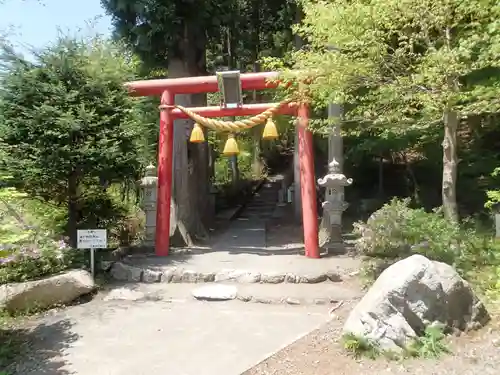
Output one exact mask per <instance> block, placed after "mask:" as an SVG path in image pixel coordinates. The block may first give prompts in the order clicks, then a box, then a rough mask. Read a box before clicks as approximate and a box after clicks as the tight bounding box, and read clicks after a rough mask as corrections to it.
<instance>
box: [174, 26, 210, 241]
mask: <svg viewBox="0 0 500 375" xmlns="http://www.w3.org/2000/svg"><path fill="white" fill-rule="evenodd" d="M205 47H206V38H205V32H204V30H200V28H199V27H198V25H197V24H196V22H194V21H187V22H186V24H185V27H184V37H183V38H182V39H181V40H180V42H179V45H178V48H176V49H174V50H173V51H170V52H171V54H170V56H171V57H170V58H169V65H168V74H169V78H178V77H190V76H196V75H204V74H206V68H205V62H206V61H205ZM175 102H176V104H180V105H182V106H185V107H190V106H192V105H197V106H203V105H205V104H206V95H205V94H196V95H176V98H175ZM192 127H193V123H192V121H191V120H176V121H175V124H174V166H173V167H174V168H173V173H174V175H173V199H172V205H173V210H172V212H173V215H172V216H173V218H172V219H173V220H174V223H175V226H174V227H175V230H174V233H171V236H172V235H173V238H172V244H173V245H174V246H192V245H193V244H194V243H195V241H196V240H198V239H200V240H203V239H206V238H207V236H208V234H207V231H206V229H205V226H204V224H203V220H202V218H203V216H204V214H206V213H209V212H211V210H209V209H208V204H209V202H210V200H209V199H208V194H209V167H208V147H207V145H206V144H201V145H199V144H190V143H189V135H190V132H191V129H192ZM206 220H207V221H208V220H209V219H207V218H206Z"/></svg>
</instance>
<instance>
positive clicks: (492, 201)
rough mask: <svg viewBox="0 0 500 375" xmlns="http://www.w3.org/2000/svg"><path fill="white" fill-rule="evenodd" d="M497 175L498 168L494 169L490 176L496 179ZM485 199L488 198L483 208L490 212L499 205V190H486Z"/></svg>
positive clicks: (499, 171)
mask: <svg viewBox="0 0 500 375" xmlns="http://www.w3.org/2000/svg"><path fill="white" fill-rule="evenodd" d="M499 175H500V168H495V170H494V171H493V173H492V174H491V176H492V177H494V178H496V177H498V176H499ZM486 197H487V198H488V200H487V201H486V203H485V204H484V207H486V208H488V209H490V210H491V209H493V208H494V207H497V206H498V204H499V203H500V190H488V191H487V192H486Z"/></svg>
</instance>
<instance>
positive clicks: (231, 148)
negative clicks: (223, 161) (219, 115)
mask: <svg viewBox="0 0 500 375" xmlns="http://www.w3.org/2000/svg"><path fill="white" fill-rule="evenodd" d="M222 153H223V154H224V155H225V156H232V155H238V154H239V153H240V149H239V148H238V143H237V142H236V139H235V138H234V134H229V135H228V137H227V141H226V144H225V145H224V151H222Z"/></svg>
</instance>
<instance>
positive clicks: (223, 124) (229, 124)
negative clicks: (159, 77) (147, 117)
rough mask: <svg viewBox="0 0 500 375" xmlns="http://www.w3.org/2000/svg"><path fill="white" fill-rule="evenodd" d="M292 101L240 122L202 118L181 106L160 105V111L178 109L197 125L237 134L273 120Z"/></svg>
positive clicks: (281, 103)
mask: <svg viewBox="0 0 500 375" xmlns="http://www.w3.org/2000/svg"><path fill="white" fill-rule="evenodd" d="M289 102H290V100H284V101H282V102H280V103H277V104H275V105H274V106H272V107H271V108H269V109H266V110H265V111H264V112H262V113H259V114H258V115H255V116H253V117H250V118H247V119H244V120H238V121H222V120H215V119H211V118H207V117H203V116H200V115H198V114H196V113H194V112H193V111H191V110H190V109H188V108H186V107H183V106H181V105H172V106H169V105H164V104H162V105H160V107H159V108H160V109H166V108H177V109H179V110H181V111H182V112H184V113H185V114H186V116H188V117H189V118H190V119H191V120H193V121H195V122H196V123H198V124H200V125H202V126H204V127H206V128H209V129H212V130H218V131H227V132H235V131H238V130H244V129H250V128H253V127H254V126H257V125H260V124H263V123H264V122H265V121H266V120H267V119H269V118H271V117H272V116H273V115H274V114H276V112H278V110H279V109H280V107H281V106H283V105H284V104H286V103H289Z"/></svg>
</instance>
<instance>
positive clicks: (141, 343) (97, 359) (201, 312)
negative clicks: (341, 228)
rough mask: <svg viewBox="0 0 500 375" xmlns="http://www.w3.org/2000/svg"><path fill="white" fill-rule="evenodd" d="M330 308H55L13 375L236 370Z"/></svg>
mask: <svg viewBox="0 0 500 375" xmlns="http://www.w3.org/2000/svg"><path fill="white" fill-rule="evenodd" d="M327 320H329V318H328V308H327V307H326V306H309V307H307V308H305V307H302V306H286V305H258V304H245V303H243V302H234V301H233V302H215V303H214V302H211V303H210V302H209V303H202V302H189V301H187V302H184V303H182V302H179V301H178V302H166V301H109V302H105V301H103V300H102V299H96V300H94V301H92V302H90V303H88V304H85V305H80V306H75V307H71V308H68V309H65V310H64V311H60V312H56V313H55V314H53V315H52V316H49V317H46V318H44V319H43V322H41V323H43V324H42V325H40V326H39V327H38V328H36V329H35V332H34V337H33V344H32V349H31V351H30V353H29V357H30V358H28V359H26V360H25V361H23V362H22V363H20V364H19V366H18V368H17V369H16V371H13V372H9V374H11V373H12V375H49V374H50V375H66V374H77V375H131V374H133V375H165V374H168V375H239V374H241V373H242V372H244V371H246V370H247V369H248V368H250V367H252V366H253V365H255V364H257V363H258V362H260V361H262V360H264V359H265V358H267V357H268V356H269V355H271V354H273V353H274V352H276V351H278V350H280V349H281V348H283V347H285V346H287V345H288V344H290V343H292V342H293V341H295V340H296V339H298V338H300V337H302V336H303V335H305V334H307V333H308V332H310V331H312V330H313V329H316V328H317V327H319V326H320V325H321V324H322V323H325V322H326V321H327Z"/></svg>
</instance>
